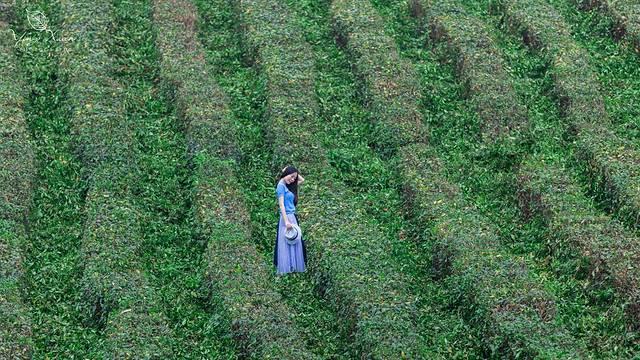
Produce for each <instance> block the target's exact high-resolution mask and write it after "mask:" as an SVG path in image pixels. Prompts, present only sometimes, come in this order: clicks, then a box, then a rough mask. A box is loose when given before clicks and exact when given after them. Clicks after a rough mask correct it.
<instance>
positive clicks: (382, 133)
mask: <svg viewBox="0 0 640 360" xmlns="http://www.w3.org/2000/svg"><path fill="white" fill-rule="evenodd" d="M331 15H332V17H333V24H334V31H335V33H336V37H337V40H338V44H339V45H341V46H343V47H346V49H347V50H348V51H349V53H350V54H351V56H352V59H353V65H354V70H355V72H356V74H357V76H358V81H360V82H361V83H362V85H363V86H364V87H365V88H366V89H368V91H367V92H366V94H365V102H366V104H367V105H368V106H369V107H370V108H371V110H372V116H373V117H375V123H376V125H377V127H376V133H375V134H374V135H373V139H374V141H376V143H377V144H378V146H379V148H380V149H381V150H383V151H386V150H389V151H393V150H392V149H397V148H398V147H401V146H404V145H408V144H413V143H427V142H428V137H429V133H428V129H427V127H426V126H425V125H423V123H422V114H421V113H420V110H419V109H418V105H417V102H416V99H418V98H419V97H420V95H421V94H420V84H419V83H418V81H417V78H418V77H417V73H416V71H415V69H414V68H413V67H412V66H411V64H409V63H407V62H406V61H404V60H402V59H401V58H400V56H399V55H398V52H397V48H396V44H395V42H394V41H393V39H391V38H390V37H388V36H386V35H385V34H384V33H383V32H382V31H379V30H380V29H381V28H383V26H384V23H383V21H382V18H380V16H379V15H378V14H377V12H376V11H375V9H374V8H373V7H372V6H371V4H370V3H369V2H368V1H355V0H338V1H334V2H333V3H332V6H331Z"/></svg>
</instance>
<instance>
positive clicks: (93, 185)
mask: <svg viewBox="0 0 640 360" xmlns="http://www.w3.org/2000/svg"><path fill="white" fill-rule="evenodd" d="M61 13H62V15H63V18H64V21H63V24H62V33H63V37H64V38H66V39H73V41H67V42H65V43H64V46H63V49H62V55H61V64H60V67H61V70H62V73H63V74H64V75H65V77H66V78H67V79H68V81H69V90H68V91H69V99H70V107H71V111H72V123H73V133H74V135H75V136H76V139H77V147H78V149H79V153H80V154H79V156H80V158H81V159H82V161H83V164H84V166H85V170H86V174H85V177H86V178H87V180H88V181H89V191H88V194H87V199H86V216H87V217H86V223H85V230H84V235H83V239H82V261H83V264H84V274H83V277H82V280H81V288H82V290H81V291H82V302H81V305H82V306H83V308H84V309H85V313H86V322H87V324H88V325H91V326H94V327H97V328H98V329H101V330H102V331H103V332H104V334H105V338H106V339H107V342H106V344H105V351H106V353H108V354H109V356H113V357H116V358H122V357H167V356H168V355H169V354H170V349H169V347H168V346H167V344H166V342H167V340H168V339H169V338H170V337H171V330H170V328H169V327H168V325H167V319H166V317H165V315H164V314H163V313H162V311H161V309H160V308H159V305H158V298H157V296H156V294H155V291H154V290H153V289H152V288H151V287H150V286H149V285H148V283H147V281H146V278H145V276H144V274H143V273H142V272H141V262H140V257H139V255H140V254H139V246H140V243H141V220H140V217H141V214H140V212H139V210H138V209H137V207H136V204H135V203H134V201H133V199H132V198H133V193H132V191H131V187H132V183H133V182H134V181H135V175H136V170H137V164H136V157H137V154H136V152H135V151H134V139H133V134H132V131H131V128H130V127H131V126H132V125H131V124H128V123H127V122H126V121H125V114H124V107H123V98H124V96H123V85H121V84H119V83H118V82H117V79H115V78H114V77H113V76H112V74H113V72H114V71H115V69H114V67H115V64H114V61H113V59H112V56H111V53H110V52H111V51H113V47H114V46H115V44H114V40H115V39H114V38H113V37H112V36H111V35H110V34H111V31H110V30H111V29H110V27H111V26H112V21H113V14H114V8H113V6H112V5H108V4H95V3H90V2H77V1H75V2H73V3H72V2H64V3H62V4H61Z"/></svg>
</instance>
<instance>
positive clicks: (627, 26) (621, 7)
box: [573, 0, 640, 52]
mask: <svg viewBox="0 0 640 360" xmlns="http://www.w3.org/2000/svg"><path fill="white" fill-rule="evenodd" d="M573 1H574V2H575V3H576V5H578V6H579V7H580V8H581V9H584V10H593V9H597V10H598V11H601V12H602V13H603V14H606V15H607V16H609V17H611V18H612V19H613V20H614V21H615V24H614V28H613V29H612V31H613V34H612V35H613V36H614V38H615V39H616V40H620V39H622V38H626V39H627V40H628V41H629V42H630V43H631V44H632V45H633V47H634V48H635V49H636V52H640V6H638V3H637V2H636V1H630V0H622V1H620V0H614V1H611V0H573Z"/></svg>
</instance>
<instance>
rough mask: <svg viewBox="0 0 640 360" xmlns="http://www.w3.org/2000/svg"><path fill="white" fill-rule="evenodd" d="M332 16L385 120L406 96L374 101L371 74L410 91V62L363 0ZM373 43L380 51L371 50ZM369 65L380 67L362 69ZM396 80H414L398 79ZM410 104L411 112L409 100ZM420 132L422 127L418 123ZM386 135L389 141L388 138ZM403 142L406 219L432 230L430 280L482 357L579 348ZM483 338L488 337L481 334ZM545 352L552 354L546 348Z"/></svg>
mask: <svg viewBox="0 0 640 360" xmlns="http://www.w3.org/2000/svg"><path fill="white" fill-rule="evenodd" d="M332 13H333V17H334V19H335V22H336V23H337V25H336V29H337V31H338V34H337V36H338V39H340V40H342V41H344V40H347V41H348V42H347V43H345V44H344V45H345V46H346V47H347V48H348V49H349V52H350V53H351V55H352V56H353V57H355V58H354V59H353V61H354V63H355V66H359V65H360V64H364V65H365V66H364V67H363V68H360V69H357V72H358V73H359V74H361V76H364V77H365V78H366V81H363V84H365V85H367V87H365V88H364V89H363V90H364V92H365V93H366V94H367V95H366V96H368V97H369V98H370V99H372V101H375V102H377V104H376V106H375V107H374V106H373V104H370V105H371V106H370V107H371V110H372V118H373V119H375V120H376V121H391V120H393V119H387V118H385V116H384V114H380V115H379V114H378V113H377V112H376V109H380V108H393V107H394V106H397V104H394V102H396V101H397V103H398V104H404V103H405V98H403V97H402V96H399V97H397V98H396V97H394V96H393V94H389V96H379V95H378V92H377V90H376V89H377V88H379V87H380V85H381V84H380V83H378V82H383V81H384V80H385V78H384V76H381V75H380V74H378V72H388V73H390V74H396V78H397V79H398V80H397V81H396V84H398V87H397V89H396V91H397V92H398V93H399V94H402V93H404V92H411V91H412V88H403V87H402V85H404V84H415V83H416V82H417V80H415V79H416V78H417V76H415V75H413V74H411V73H408V72H405V71H403V70H402V69H405V68H406V67H409V66H410V64H407V63H405V62H404V61H402V60H400V59H399V55H398V53H397V50H396V49H395V46H393V43H392V42H391V40H390V39H389V38H388V37H386V36H385V35H384V34H383V32H382V30H381V29H383V27H384V26H383V23H382V19H380V17H379V16H378V15H377V14H376V11H375V9H374V8H373V7H372V6H371V5H370V4H369V3H368V2H367V1H355V0H339V1H336V2H334V3H333V6H332ZM376 41H379V43H380V44H382V45H379V46H372V44H375V42H376ZM372 61H377V62H378V63H379V64H385V66H384V67H380V66H378V67H375V66H371V67H367V66H366V65H368V64H371V63H372ZM403 76H413V77H414V79H408V80H405V79H403V78H402V77H403ZM407 106H410V107H411V108H412V109H417V108H418V102H417V98H416V97H414V98H413V101H411V104H410V105H407ZM417 126H419V127H420V130H419V132H420V133H426V127H425V126H423V125H422V124H421V123H419V124H418V125H417ZM389 136H393V135H391V134H389ZM409 136H410V135H409V134H405V139H400V141H396V143H404V144H408V145H405V146H402V147H399V148H397V149H396V150H397V154H398V157H399V161H398V163H399V168H398V172H399V173H400V174H402V176H403V178H406V179H410V181H407V182H405V183H404V185H403V187H404V189H403V194H404V196H405V200H406V201H407V203H408V204H409V206H408V209H411V210H410V211H408V212H409V214H408V215H409V217H410V218H412V219H413V220H414V221H415V222H416V226H417V227H418V228H420V229H421V230H422V231H425V232H427V231H430V230H429V229H431V231H433V234H432V235H433V238H434V254H433V264H434V269H433V270H434V274H435V275H436V276H437V277H438V278H443V279H446V280H445V281H446V283H447V285H448V288H449V289H450V290H449V291H450V295H451V301H452V302H453V303H454V304H455V305H457V306H459V307H460V308H461V309H462V310H463V312H464V315H465V318H467V319H468V320H469V322H470V323H472V324H474V325H475V326H476V327H477V328H478V331H479V333H481V334H483V335H485V339H486V344H485V345H486V346H487V351H488V352H492V351H495V353H493V355H494V356H496V355H498V354H503V355H505V354H508V355H510V356H515V355H516V354H518V353H525V354H527V355H531V356H535V355H540V356H544V355H545V354H547V355H550V354H556V355H559V354H570V353H573V352H574V351H576V349H578V350H579V349H580V346H578V345H576V344H575V342H574V340H573V339H572V338H571V336H569V335H568V334H567V333H566V332H565V331H564V330H563V329H561V328H558V327H556V326H554V325H552V324H551V323H550V322H548V321H547V320H549V319H552V318H553V317H554V315H555V314H554V313H555V305H554V301H553V299H551V297H550V296H549V295H548V294H547V293H546V292H544V290H542V286H541V285H540V284H537V283H536V282H535V281H533V280H531V278H530V275H529V273H528V270H527V268H526V266H525V265H524V264H523V263H522V262H521V261H518V260H517V259H514V258H513V257H512V256H510V255H509V254H506V253H504V252H500V251H499V248H500V243H499V238H498V236H497V235H496V232H495V230H494V229H491V228H490V227H489V226H488V225H487V223H486V220H484V219H482V218H480V217H479V216H477V215H476V213H477V211H476V210H475V209H474V208H471V207H469V206H468V205H467V204H466V203H465V202H464V201H463V200H462V196H461V195H460V192H459V190H458V189H457V188H456V187H454V186H452V185H451V184H449V183H447V182H446V180H444V179H445V177H444V172H443V170H442V169H441V168H440V167H439V166H436V164H437V161H438V160H436V159H435V158H434V157H433V156H432V155H431V150H430V148H429V147H428V146H427V145H426V144H424V143H420V142H413V144H412V142H411V141H409V139H410V137H409ZM487 335H488V336H487ZM550 349H551V350H550Z"/></svg>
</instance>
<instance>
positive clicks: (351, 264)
mask: <svg viewBox="0 0 640 360" xmlns="http://www.w3.org/2000/svg"><path fill="white" fill-rule="evenodd" d="M237 10H238V15H239V16H240V18H241V19H242V23H243V27H244V29H245V30H246V33H245V34H246V36H245V39H244V40H245V41H246V44H245V46H246V48H247V51H249V52H250V53H251V54H253V55H254V56H255V59H254V60H255V61H256V63H257V64H258V65H259V66H260V67H261V70H262V71H263V72H264V74H265V77H266V80H267V89H266V95H267V114H266V116H267V133H268V137H269V138H270V140H271V141H272V145H273V149H274V151H273V153H274V156H273V165H272V169H273V172H274V173H275V172H276V171H278V170H280V169H281V168H282V167H283V166H284V165H285V164H287V163H289V164H291V163H292V164H295V165H296V166H297V167H298V169H300V171H301V172H302V173H303V174H308V175H306V176H305V177H306V178H307V181H306V182H305V183H304V185H303V186H302V188H301V194H300V199H301V202H300V204H299V210H298V211H299V213H300V215H301V218H302V224H303V227H304V224H308V225H307V226H306V227H304V230H305V231H306V232H305V238H306V239H307V244H308V247H309V255H310V257H309V259H308V260H309V263H308V266H309V270H310V271H313V275H314V276H315V278H316V281H317V284H318V287H319V290H320V291H321V292H323V293H324V294H325V295H326V297H327V298H328V300H329V301H330V302H331V303H332V304H333V305H334V306H335V308H336V309H337V312H338V316H339V317H340V318H342V319H344V324H343V325H345V335H346V336H347V337H349V338H350V339H351V340H352V341H353V345H354V349H355V351H354V352H355V354H352V356H353V357H358V358H373V359H382V358H385V359H387V358H425V357H426V358H428V357H429V356H430V353H429V351H428V350H427V349H426V345H425V343H424V341H423V340H422V339H421V336H420V334H418V332H417V330H416V324H415V319H416V317H417V314H416V310H417V309H416V299H415V297H414V296H413V295H412V294H411V290H410V289H409V288H408V278H407V275H405V274H403V273H402V272H401V271H400V270H399V269H398V267H399V266H398V264H396V263H394V260H393V259H392V257H391V255H390V250H391V248H392V245H391V244H390V243H389V242H390V241H394V240H392V239H387V238H385V237H384V235H383V232H382V231H381V230H380V229H379V228H378V227H377V225H376V223H375V222H374V220H373V219H371V218H370V217H368V216H367V215H366V214H365V213H364V210H363V208H364V206H359V204H360V201H359V200H358V199H357V198H356V196H355V195H354V194H353V193H352V192H350V191H349V190H348V189H347V188H346V187H345V185H344V184H343V183H341V182H339V181H338V180H336V177H335V175H334V174H333V173H332V172H333V170H332V168H331V166H330V164H329V163H328V159H327V155H326V153H325V151H324V150H323V149H322V148H321V146H320V144H319V142H318V140H317V139H316V138H314V137H313V136H314V134H315V133H316V131H315V129H314V125H312V124H314V122H315V121H314V120H312V118H313V117H315V116H317V114H318V104H317V103H316V100H315V94H314V70H313V68H314V61H313V59H312V58H311V55H312V51H311V49H310V47H309V46H308V44H306V43H305V41H304V40H303V38H302V31H301V29H300V28H299V27H298V26H297V25H296V24H294V23H293V21H292V19H293V16H292V15H291V13H290V11H289V10H288V9H287V8H286V7H285V6H283V5H281V4H280V3H279V2H278V1H273V0H254V1H242V2H238V3H237Z"/></svg>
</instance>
